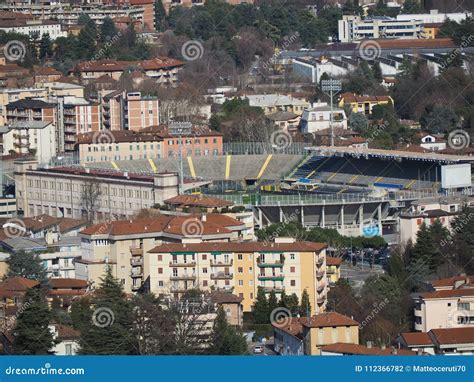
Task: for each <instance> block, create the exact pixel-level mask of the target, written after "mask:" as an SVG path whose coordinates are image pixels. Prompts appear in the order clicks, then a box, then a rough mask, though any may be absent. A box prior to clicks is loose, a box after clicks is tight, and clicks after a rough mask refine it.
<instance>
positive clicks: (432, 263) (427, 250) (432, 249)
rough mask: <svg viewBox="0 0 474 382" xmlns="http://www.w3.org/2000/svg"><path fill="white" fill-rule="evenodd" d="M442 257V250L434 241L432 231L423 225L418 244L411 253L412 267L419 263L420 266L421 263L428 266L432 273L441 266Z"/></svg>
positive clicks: (417, 240)
mask: <svg viewBox="0 0 474 382" xmlns="http://www.w3.org/2000/svg"><path fill="white" fill-rule="evenodd" d="M441 256H442V254H441V251H440V248H439V246H438V245H437V244H436V243H435V241H434V240H433V236H432V234H431V232H430V229H429V228H428V227H427V226H426V224H425V223H423V224H422V225H421V226H420V229H419V230H418V233H417V239H416V244H415V245H414V246H413V250H412V253H411V258H410V265H411V266H413V265H414V263H417V264H418V266H420V262H421V263H424V264H426V265H427V266H428V268H429V269H430V270H431V271H434V270H435V269H436V268H437V266H438V265H439V259H440V258H441Z"/></svg>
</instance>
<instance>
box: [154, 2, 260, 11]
mask: <svg viewBox="0 0 474 382" xmlns="http://www.w3.org/2000/svg"><path fill="white" fill-rule="evenodd" d="M225 2H226V3H227V4H230V5H239V4H254V2H255V1H254V0H225ZM204 3H205V0H163V6H164V7H165V11H166V13H169V11H170V9H171V8H173V7H176V6H180V7H186V8H190V7H195V6H200V5H204Z"/></svg>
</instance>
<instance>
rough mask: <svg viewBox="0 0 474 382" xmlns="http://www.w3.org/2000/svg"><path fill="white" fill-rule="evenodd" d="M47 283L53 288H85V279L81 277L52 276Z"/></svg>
mask: <svg viewBox="0 0 474 382" xmlns="http://www.w3.org/2000/svg"><path fill="white" fill-rule="evenodd" d="M49 285H50V286H51V288H53V289H76V288H80V289H85V288H87V281H86V280H81V279H67V278H64V279H63V278H57V279H56V278H53V279H50V280H49Z"/></svg>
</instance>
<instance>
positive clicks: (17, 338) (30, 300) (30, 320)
mask: <svg viewBox="0 0 474 382" xmlns="http://www.w3.org/2000/svg"><path fill="white" fill-rule="evenodd" d="M23 307H24V309H22V310H21V312H20V314H19V315H18V319H17V323H16V327H15V329H14V340H13V350H14V352H15V354H20V355H48V354H51V349H52V348H53V346H54V340H53V334H52V333H51V331H50V329H49V327H48V325H49V323H50V321H51V313H50V311H49V309H48V303H47V301H46V298H45V295H44V290H42V289H40V288H30V289H28V290H27V291H26V294H25V298H24V304H23Z"/></svg>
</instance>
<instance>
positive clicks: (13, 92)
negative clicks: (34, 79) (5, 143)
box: [0, 88, 48, 125]
mask: <svg viewBox="0 0 474 382" xmlns="http://www.w3.org/2000/svg"><path fill="white" fill-rule="evenodd" d="M47 97H48V91H47V90H46V89H45V88H20V89H15V88H7V89H0V125H4V124H5V123H6V105H8V104H9V103H11V102H15V101H18V100H21V99H26V98H38V99H46V98H47Z"/></svg>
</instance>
